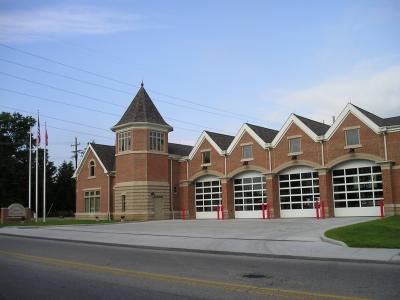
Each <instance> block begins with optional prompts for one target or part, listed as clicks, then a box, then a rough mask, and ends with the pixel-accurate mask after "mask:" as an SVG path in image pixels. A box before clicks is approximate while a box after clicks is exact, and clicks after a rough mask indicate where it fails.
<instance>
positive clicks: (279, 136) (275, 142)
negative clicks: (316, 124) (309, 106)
mask: <svg viewBox="0 0 400 300" xmlns="http://www.w3.org/2000/svg"><path fill="white" fill-rule="evenodd" d="M293 123H294V124H296V125H297V126H298V127H299V128H300V129H301V130H302V131H303V132H304V133H305V134H307V135H308V136H309V137H310V138H311V139H312V140H313V141H315V142H317V141H318V135H316V134H315V133H314V131H312V130H311V129H310V128H308V126H307V125H306V124H304V123H303V122H302V121H300V119H299V118H297V117H296V116H295V115H294V114H291V115H290V117H289V118H288V119H287V120H286V122H285V124H283V126H282V128H281V130H279V132H278V134H277V135H276V136H275V138H274V139H273V141H272V142H271V146H272V147H274V148H275V147H276V146H277V145H278V144H279V142H280V141H281V139H282V138H283V136H284V135H285V134H286V132H287V131H288V129H289V128H290V126H291V125H292V124H293Z"/></svg>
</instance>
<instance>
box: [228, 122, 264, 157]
mask: <svg viewBox="0 0 400 300" xmlns="http://www.w3.org/2000/svg"><path fill="white" fill-rule="evenodd" d="M245 132H247V133H248V134H249V135H250V136H251V137H252V138H253V139H254V140H255V141H256V142H257V143H258V144H260V146H261V147H262V148H263V149H265V148H266V147H267V144H266V143H265V142H264V141H263V140H262V139H261V138H260V137H259V136H258V134H257V133H255V132H254V130H253V129H251V127H250V126H249V125H247V124H243V125H242V127H240V129H239V132H238V133H237V134H236V136H235V138H234V139H233V141H232V142H231V144H230V145H229V147H228V149H227V153H228V154H231V153H232V151H233V150H234V149H235V148H236V146H237V144H238V143H239V141H240V140H241V138H242V137H243V135H244V133H245Z"/></svg>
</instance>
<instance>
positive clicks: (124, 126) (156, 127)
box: [111, 122, 173, 132]
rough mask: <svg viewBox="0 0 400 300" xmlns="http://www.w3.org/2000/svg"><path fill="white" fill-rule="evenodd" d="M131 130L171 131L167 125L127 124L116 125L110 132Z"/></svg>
mask: <svg viewBox="0 0 400 300" xmlns="http://www.w3.org/2000/svg"><path fill="white" fill-rule="evenodd" d="M132 128H145V129H154V130H164V131H173V128H172V127H171V126H169V125H161V124H155V123H150V122H129V123H125V124H122V125H117V126H113V127H111V130H112V131H114V132H121V131H125V130H129V129H132Z"/></svg>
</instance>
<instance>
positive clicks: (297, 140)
mask: <svg viewBox="0 0 400 300" xmlns="http://www.w3.org/2000/svg"><path fill="white" fill-rule="evenodd" d="M288 139H289V155H296V154H301V153H302V152H301V137H289V138H288Z"/></svg>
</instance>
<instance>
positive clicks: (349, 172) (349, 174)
mask: <svg viewBox="0 0 400 300" xmlns="http://www.w3.org/2000/svg"><path fill="white" fill-rule="evenodd" d="M332 185H333V200H334V204H335V216H336V217H345V216H379V214H380V208H379V201H380V200H381V199H383V186H382V172H381V167H380V166H378V165H376V164H374V163H373V162H370V161H366V160H354V161H350V162H346V163H344V164H341V165H338V166H337V167H335V168H334V169H333V170H332Z"/></svg>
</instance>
